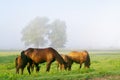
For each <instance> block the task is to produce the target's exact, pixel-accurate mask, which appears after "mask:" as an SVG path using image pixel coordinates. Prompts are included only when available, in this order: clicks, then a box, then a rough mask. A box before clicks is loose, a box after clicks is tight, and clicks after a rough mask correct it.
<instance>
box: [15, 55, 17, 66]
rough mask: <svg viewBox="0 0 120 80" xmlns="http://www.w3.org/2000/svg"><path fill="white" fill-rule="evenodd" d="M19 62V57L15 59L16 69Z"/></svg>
mask: <svg viewBox="0 0 120 80" xmlns="http://www.w3.org/2000/svg"><path fill="white" fill-rule="evenodd" d="M17 60H18V57H16V59H15V67H17V66H18V63H17Z"/></svg>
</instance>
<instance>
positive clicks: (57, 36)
mask: <svg viewBox="0 0 120 80" xmlns="http://www.w3.org/2000/svg"><path fill="white" fill-rule="evenodd" d="M22 41H23V42H24V44H25V46H30V45H33V46H34V47H43V46H45V45H48V46H51V47H56V48H61V47H65V43H66V41H67V35H66V24H65V22H64V21H61V20H59V19H57V20H54V21H53V22H51V23H50V20H49V19H48V18H47V17H36V18H35V19H33V20H32V21H31V22H30V23H29V24H28V25H27V26H26V27H25V28H24V29H23V30H22Z"/></svg>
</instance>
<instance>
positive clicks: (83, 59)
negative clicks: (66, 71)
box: [68, 50, 90, 69]
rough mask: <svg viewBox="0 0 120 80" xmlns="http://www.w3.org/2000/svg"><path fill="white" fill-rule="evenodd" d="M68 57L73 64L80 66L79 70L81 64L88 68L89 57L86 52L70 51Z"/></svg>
mask: <svg viewBox="0 0 120 80" xmlns="http://www.w3.org/2000/svg"><path fill="white" fill-rule="evenodd" d="M68 56H69V57H70V58H71V59H72V61H73V62H76V63H78V64H80V68H81V67H82V64H83V63H84V66H85V67H86V68H89V67H90V56H89V54H88V52H87V51H86V50H85V51H81V52H77V51H72V52H70V53H69V54H68ZM70 69H71V68H70Z"/></svg>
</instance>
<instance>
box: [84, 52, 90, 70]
mask: <svg viewBox="0 0 120 80" xmlns="http://www.w3.org/2000/svg"><path fill="white" fill-rule="evenodd" d="M85 53H86V54H87V56H86V61H85V66H86V67H88V68H89V67H90V56H89V54H88V52H87V51H85Z"/></svg>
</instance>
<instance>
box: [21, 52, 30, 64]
mask: <svg viewBox="0 0 120 80" xmlns="http://www.w3.org/2000/svg"><path fill="white" fill-rule="evenodd" d="M21 59H22V61H23V64H24V66H26V65H27V63H28V58H27V56H26V55H25V51H22V52H21Z"/></svg>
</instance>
